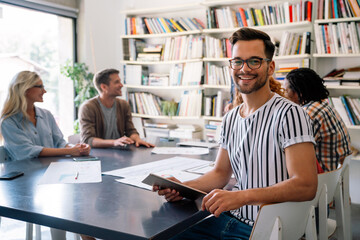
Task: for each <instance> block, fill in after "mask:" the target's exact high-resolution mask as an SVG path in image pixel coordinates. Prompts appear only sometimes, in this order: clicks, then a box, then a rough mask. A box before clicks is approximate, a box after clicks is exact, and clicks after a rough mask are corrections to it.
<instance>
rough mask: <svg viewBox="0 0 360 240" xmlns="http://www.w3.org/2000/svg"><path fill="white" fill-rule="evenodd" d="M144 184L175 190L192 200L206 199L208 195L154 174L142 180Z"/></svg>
mask: <svg viewBox="0 0 360 240" xmlns="http://www.w3.org/2000/svg"><path fill="white" fill-rule="evenodd" d="M142 183H145V184H147V185H150V186H154V185H157V186H159V187H160V188H162V189H164V188H170V189H175V190H176V191H178V192H179V193H180V195H181V196H182V197H185V198H187V199H190V200H196V199H198V198H202V197H204V196H205V195H206V194H207V193H206V192H203V191H200V190H198V189H195V188H192V187H189V186H186V185H184V184H182V183H178V182H175V181H172V180H170V179H167V178H164V177H161V176H159V175H156V174H154V173H150V174H149V175H148V176H147V177H146V178H145V179H144V180H142Z"/></svg>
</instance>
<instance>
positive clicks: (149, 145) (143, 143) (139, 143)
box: [135, 138, 155, 147]
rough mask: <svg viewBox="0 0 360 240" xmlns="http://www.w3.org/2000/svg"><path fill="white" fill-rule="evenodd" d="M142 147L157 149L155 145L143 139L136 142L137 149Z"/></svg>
mask: <svg viewBox="0 0 360 240" xmlns="http://www.w3.org/2000/svg"><path fill="white" fill-rule="evenodd" d="M140 145H143V146H145V147H155V145H154V144H151V143H148V142H145V141H144V140H142V139H141V138H138V139H136V140H135V146H136V147H139V146H140Z"/></svg>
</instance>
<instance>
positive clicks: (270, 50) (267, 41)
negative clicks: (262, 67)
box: [229, 27, 275, 60]
mask: <svg viewBox="0 0 360 240" xmlns="http://www.w3.org/2000/svg"><path fill="white" fill-rule="evenodd" d="M229 40H230V43H231V45H232V46H234V45H235V43H236V42H237V41H250V40H262V41H263V42H264V45H265V55H266V57H267V58H268V59H270V60H272V58H273V56H274V52H275V45H274V44H273V43H272V42H271V38H270V36H269V35H268V34H267V33H265V32H263V31H260V30H256V29H253V28H247V27H243V28H240V29H239V30H237V31H236V32H234V33H233V34H232V35H231V37H230V38H229Z"/></svg>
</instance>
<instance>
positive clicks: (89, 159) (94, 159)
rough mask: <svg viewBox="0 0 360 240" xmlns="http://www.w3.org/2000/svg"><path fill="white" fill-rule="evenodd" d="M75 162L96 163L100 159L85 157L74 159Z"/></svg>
mask: <svg viewBox="0 0 360 240" xmlns="http://www.w3.org/2000/svg"><path fill="white" fill-rule="evenodd" d="M73 159H74V161H96V160H99V158H98V157H93V156H83V157H74V158H73Z"/></svg>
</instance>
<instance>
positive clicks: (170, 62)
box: [121, 59, 202, 65]
mask: <svg viewBox="0 0 360 240" xmlns="http://www.w3.org/2000/svg"><path fill="white" fill-rule="evenodd" d="M199 61H202V59H184V60H173V61H127V60H123V61H121V63H122V64H133V65H173V64H180V63H191V62H199Z"/></svg>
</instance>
